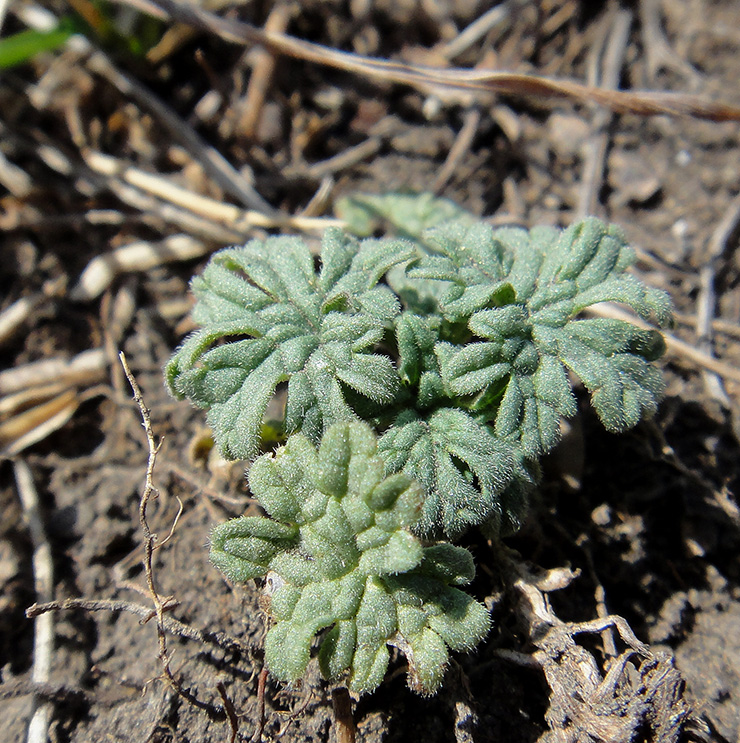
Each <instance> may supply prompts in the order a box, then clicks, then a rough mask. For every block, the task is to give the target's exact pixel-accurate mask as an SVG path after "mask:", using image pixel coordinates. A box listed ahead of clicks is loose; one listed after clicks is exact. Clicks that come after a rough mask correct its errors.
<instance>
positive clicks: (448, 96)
mask: <svg viewBox="0 0 740 743" xmlns="http://www.w3.org/2000/svg"><path fill="white" fill-rule="evenodd" d="M116 2H118V3H120V4H124V5H126V4H132V3H131V0H116ZM135 3H136V6H137V7H139V8H140V9H143V8H144V7H146V8H148V9H149V11H151V12H152V15H155V16H156V17H159V18H163V17H171V18H172V19H174V20H178V21H181V22H183V23H188V24H190V25H193V26H195V27H196V28H200V29H203V30H205V31H208V32H210V33H213V34H215V35H217V36H219V37H220V38H222V39H224V40H225V41H230V42H232V43H235V44H259V45H263V46H266V47H268V48H269V49H271V50H272V51H273V52H275V53H280V54H286V55H289V56H291V57H295V58H296V59H301V60H303V61H306V62H313V63H315V64H319V65H323V66H327V67H334V68H336V69H341V70H345V71H347V72H353V73H356V74H359V75H362V76H364V77H367V78H369V79H371V80H379V81H382V82H393V83H400V84H404V85H409V86H411V87H413V88H416V89H417V90H420V91H422V92H424V93H433V94H435V95H437V96H439V97H440V99H441V100H443V101H448V102H450V103H452V102H455V103H461V102H462V103H464V104H468V103H469V102H470V101H471V98H472V99H477V98H480V97H481V96H483V99H482V100H485V101H486V102H490V100H491V95H493V94H504V95H515V96H536V97H537V98H540V99H542V98H566V99H569V100H571V101H573V102H577V103H597V104H599V105H600V106H605V107H606V108H609V109H611V110H613V111H615V112H616V113H633V114H637V115H639V116H657V115H666V116H691V117H695V118H702V119H709V120H711V121H740V107H738V106H733V105H731V104H727V103H722V102H714V101H710V100H706V99H703V98H699V97H696V96H691V95H685V94H674V93H663V92H656V91H614V90H605V89H602V88H598V87H595V86H591V85H585V84H583V83H580V82H577V81H575V80H567V79H551V78H547V77H543V76H539V75H529V74H524V73H516V72H501V71H491V70H480V69H472V70H471V69H464V68H447V69H442V68H437V67H427V66H424V65H414V64H405V63H401V62H391V61H388V60H384V59H376V58H374V57H365V56H362V55H359V54H352V53H350V52H342V51H338V50H336V49H331V48H329V47H325V46H322V45H320V44H314V43H311V42H308V41H303V40H302V39H297V38H294V37H292V36H289V35H287V34H279V33H275V32H267V31H264V30H262V29H260V28H256V27H255V26H252V25H250V24H248V23H243V22H240V21H235V20H231V19H229V20H227V19H224V18H221V17H219V16H217V15H214V14H213V13H209V12H207V11H205V10H201V9H200V8H196V7H192V6H185V5H180V4H178V3H176V2H174V1H173V0H159V1H158V2H157V3H149V2H142V1H141V0H135ZM155 9H156V10H155ZM149 11H147V12H149Z"/></svg>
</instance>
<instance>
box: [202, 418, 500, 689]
mask: <svg viewBox="0 0 740 743" xmlns="http://www.w3.org/2000/svg"><path fill="white" fill-rule="evenodd" d="M384 470H385V464H384V462H383V460H382V459H381V458H380V456H379V455H378V453H377V449H376V439H375V436H374V434H373V433H372V431H371V430H370V429H369V428H368V427H367V426H366V425H365V424H362V423H336V424H334V425H332V426H331V427H330V428H329V429H328V430H327V431H326V433H325V434H324V437H323V440H322V442H321V446H320V448H319V449H318V451H317V450H316V449H315V448H314V446H313V444H312V443H311V442H310V441H309V440H308V439H307V438H306V437H304V436H302V435H300V434H296V435H294V436H292V437H290V438H289V440H288V443H287V445H286V446H285V447H284V448H281V449H279V450H278V451H277V452H276V453H275V455H264V456H262V457H260V458H259V459H257V461H256V462H255V463H254V464H253V465H252V468H251V469H250V472H249V484H250V488H251V490H252V493H253V494H254V496H255V497H256V498H257V499H258V500H259V502H260V504H261V505H262V506H263V508H264V509H265V511H266V512H267V513H268V514H269V516H270V517H271V518H262V517H243V518H239V519H234V520H232V521H228V522H226V523H225V524H221V525H220V526H218V527H216V529H215V530H214V532H213V536H212V541H211V559H212V560H213V562H214V563H215V564H216V565H217V566H218V567H219V568H220V569H221V570H223V572H224V573H226V575H227V576H229V577H230V578H231V579H232V580H236V581H244V580H247V579H249V578H255V577H260V576H267V588H268V593H269V594H270V598H271V603H270V614H271V616H272V619H273V620H274V624H273V626H272V627H271V628H270V630H269V632H268V634H267V639H266V642H265V659H266V662H267V665H268V667H269V669H270V671H271V673H272V674H273V675H274V676H276V677H277V678H278V679H280V680H282V681H286V682H292V681H296V680H297V679H299V678H300V677H301V676H302V675H303V673H304V672H305V669H306V665H307V663H308V661H309V656H310V650H311V645H312V642H313V639H314V637H315V635H317V633H321V632H322V631H326V632H325V633H324V634H323V637H322V639H321V645H320V649H319V663H320V667H321V670H322V672H323V674H324V676H325V677H326V678H329V679H338V678H340V677H343V676H345V675H346V676H347V684H348V686H349V688H350V689H352V690H353V691H356V692H358V693H360V692H367V691H371V690H372V689H374V688H375V687H376V686H377V685H378V684H379V683H380V682H381V681H382V679H383V676H384V674H385V671H386V669H387V666H388V661H389V650H388V645H394V646H396V647H398V648H399V650H400V651H401V652H402V653H403V654H404V655H405V656H406V658H407V659H408V662H409V684H410V686H411V687H412V688H413V689H415V690H416V691H418V692H420V693H423V694H429V693H432V692H434V691H435V690H436V689H437V687H438V686H439V684H440V683H441V681H442V676H443V674H444V668H445V666H446V664H447V660H448V648H449V649H453V650H469V649H471V648H473V647H474V646H475V645H476V644H477V643H478V642H479V641H480V640H481V639H482V638H483V637H484V636H485V634H486V632H487V631H488V624H489V619H488V613H487V611H486V609H485V608H484V607H483V606H482V605H481V604H479V603H477V602H476V601H474V600H473V599H472V598H471V597H470V596H468V595H467V594H465V593H463V592H462V591H460V590H459V589H458V588H456V587H455V586H458V585H464V584H466V583H468V582H470V581H471V580H472V578H473V576H474V567H473V560H472V557H471V555H470V553H469V552H468V551H467V550H465V549H462V548H460V547H454V546H452V545H450V544H438V545H432V546H424V545H423V544H422V543H421V542H420V541H419V539H418V538H417V537H416V536H414V535H413V533H412V532H411V531H410V530H409V528H410V527H411V526H413V525H414V523H415V522H416V520H417V518H418V515H419V509H420V507H421V503H422V500H423V491H422V489H421V488H420V487H419V485H418V484H417V483H416V482H414V481H413V480H412V479H411V478H410V477H408V476H406V475H404V474H394V475H391V476H390V477H385V475H384Z"/></svg>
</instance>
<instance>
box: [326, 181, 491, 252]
mask: <svg viewBox="0 0 740 743" xmlns="http://www.w3.org/2000/svg"><path fill="white" fill-rule="evenodd" d="M335 211H336V213H337V216H338V217H340V218H341V219H343V220H344V221H345V222H346V223H347V229H348V230H349V231H350V232H352V233H354V234H355V235H361V236H362V237H367V236H368V235H372V234H373V232H375V230H377V229H378V228H384V229H383V231H384V232H389V231H390V232H395V233H397V234H398V235H402V236H403V237H409V238H412V239H415V240H423V237H424V232H425V231H426V230H428V229H429V228H430V227H436V226H437V225H438V224H442V223H443V222H452V221H454V222H458V223H461V224H472V223H474V222H476V221H477V220H476V218H475V217H474V216H473V215H472V214H470V213H469V212H466V211H465V210H464V209H461V208H460V207H459V206H458V205H457V204H456V203H455V202H454V201H450V200H449V199H438V198H435V196H434V195H433V194H431V193H422V194H415V193H401V192H394V193H387V194H354V195H353V196H346V197H344V198H341V199H338V200H337V203H336V205H335ZM386 227H388V228H389V229H385V228H386Z"/></svg>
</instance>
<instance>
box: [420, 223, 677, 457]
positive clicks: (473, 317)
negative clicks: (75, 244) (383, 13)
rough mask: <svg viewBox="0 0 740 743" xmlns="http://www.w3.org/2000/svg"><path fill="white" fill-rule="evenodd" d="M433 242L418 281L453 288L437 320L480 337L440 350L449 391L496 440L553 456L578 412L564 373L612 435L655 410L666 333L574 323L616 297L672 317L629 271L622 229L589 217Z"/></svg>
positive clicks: (650, 314)
mask: <svg viewBox="0 0 740 743" xmlns="http://www.w3.org/2000/svg"><path fill="white" fill-rule="evenodd" d="M430 235H431V242H432V243H433V244H434V245H435V246H436V251H435V253H434V254H429V255H427V256H424V257H423V258H422V259H420V260H419V261H418V262H417V263H416V265H415V267H413V268H412V269H411V270H410V271H409V275H410V276H411V277H412V278H421V279H425V280H429V279H434V280H437V281H440V282H444V284H445V286H446V287H447V288H446V290H445V291H444V292H443V293H442V294H441V295H440V300H439V308H440V312H441V313H442V314H443V316H444V317H445V319H446V320H447V321H448V322H450V323H462V322H465V323H466V324H467V327H468V329H469V330H470V332H471V334H472V336H471V338H470V340H469V342H468V343H466V344H464V345H461V344H455V343H449V342H444V341H442V342H440V343H438V344H437V345H436V346H435V352H436V354H437V357H438V360H439V370H440V373H441V377H442V380H443V385H444V386H445V388H446V389H448V390H449V392H450V393H451V394H452V395H455V396H458V397H461V398H469V399H474V400H475V409H476V410H478V411H480V412H481V413H488V414H489V415H490V418H491V419H492V420H493V421H495V432H496V434H497V435H498V436H500V437H502V438H505V439H512V438H513V439H517V440H519V441H520V442H521V444H522V447H523V449H524V452H525V454H526V456H528V457H530V458H535V457H537V456H539V455H540V454H542V453H544V452H546V451H548V450H549V449H551V448H552V447H553V446H554V445H555V444H556V443H557V441H558V438H559V423H560V418H561V416H565V417H570V416H572V415H574V414H575V412H576V404H575V398H574V396H573V393H572V391H571V386H570V382H569V380H568V376H567V370H571V371H572V372H574V373H575V374H576V375H577V376H578V377H579V378H580V379H581V380H582V382H583V383H584V385H585V386H586V388H587V389H588V390H589V391H590V392H591V399H592V403H593V405H594V408H595V409H596V412H597V413H598V415H599V417H600V418H601V420H602V422H603V423H604V425H605V426H606V427H607V428H608V429H609V430H611V431H621V430H624V429H625V428H628V427H630V426H633V425H635V424H636V423H637V422H638V421H639V420H640V418H641V417H643V416H644V415H646V414H648V415H649V414H652V413H653V412H655V409H656V407H657V402H658V400H659V398H660V396H661V394H662V391H663V382H662V376H661V374H660V372H659V371H658V370H657V369H656V368H655V367H654V366H652V364H651V363H650V362H651V361H653V360H654V359H656V358H658V357H659V356H660V355H661V354H662V352H663V341H662V337H661V336H660V334H659V333H657V332H656V331H647V330H641V329H639V328H637V327H635V326H633V325H631V324H629V323H625V322H622V321H620V320H607V319H602V318H590V319H576V316H577V315H578V314H579V313H580V312H581V311H582V310H584V309H586V308H587V307H590V306H591V305H593V304H596V303H598V302H604V301H612V302H620V303H622V304H625V305H628V306H630V307H632V308H633V309H634V310H635V311H636V312H637V313H638V314H639V315H640V316H642V317H643V318H653V319H655V320H656V321H657V322H658V323H665V322H667V321H668V320H669V318H670V305H669V302H668V299H667V296H666V295H665V294H664V293H663V292H659V291H656V290H652V289H648V288H646V287H645V286H644V285H643V284H641V283H640V282H639V281H638V280H637V279H635V278H634V277H633V276H631V275H629V274H626V273H625V269H626V268H627V267H628V266H629V265H630V264H631V263H632V262H633V261H634V254H633V251H632V250H631V249H630V248H629V247H628V246H627V244H626V243H625V240H624V236H623V234H622V233H621V231H619V230H618V229H617V228H615V227H609V226H606V225H604V224H602V223H601V222H599V221H598V220H596V219H587V220H585V221H583V222H580V223H578V224H576V225H574V226H572V227H571V228H569V229H567V230H565V231H563V232H560V231H558V230H555V229H549V228H540V229H535V230H531V231H530V232H527V231H525V230H514V229H500V230H493V229H491V228H490V227H487V226H485V225H480V224H479V225H475V226H473V227H466V226H464V225H460V224H450V225H445V226H443V227H441V228H439V229H437V230H434V231H432V232H431V233H430ZM486 398H488V401H487V399H486ZM491 399H493V401H494V403H495V404H493V405H492V404H491V403H490V400H491ZM481 401H483V402H482V404H481Z"/></svg>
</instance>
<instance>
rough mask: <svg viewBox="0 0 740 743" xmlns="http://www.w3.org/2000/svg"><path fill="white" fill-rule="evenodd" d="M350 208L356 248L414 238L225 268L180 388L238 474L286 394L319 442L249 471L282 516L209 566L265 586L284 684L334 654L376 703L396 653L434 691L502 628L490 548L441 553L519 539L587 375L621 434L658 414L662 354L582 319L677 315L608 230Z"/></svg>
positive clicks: (275, 253) (424, 689) (652, 339)
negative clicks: (493, 596) (616, 313)
mask: <svg viewBox="0 0 740 743" xmlns="http://www.w3.org/2000/svg"><path fill="white" fill-rule="evenodd" d="M338 211H339V212H340V215H341V216H342V217H343V218H344V219H345V221H346V222H347V224H348V228H349V229H350V230H351V231H354V232H356V233H357V234H360V235H363V236H365V235H369V234H371V233H373V232H374V231H376V230H377V229H378V228H379V227H380V226H381V225H385V226H387V227H389V229H390V231H391V232H395V233H396V234H398V235H399V238H400V239H390V238H385V239H379V240H364V241H362V242H358V241H357V240H356V239H355V238H353V237H349V236H347V235H345V234H343V233H342V232H340V231H338V230H335V229H333V230H329V231H327V232H326V234H325V235H324V238H323V241H322V246H321V253H320V257H314V256H313V255H312V254H311V252H310V251H309V248H308V247H307V246H306V244H305V243H304V242H303V241H302V240H301V239H299V238H297V237H275V238H268V239H267V240H265V241H264V242H259V241H253V242H250V243H249V244H248V245H246V246H245V247H242V248H232V249H229V250H224V251H221V252H219V253H217V254H215V255H214V256H213V257H212V259H211V261H210V262H209V264H208V265H207V267H206V268H205V270H204V272H203V274H202V276H200V277H197V278H195V279H194V280H193V283H192V287H193V291H194V293H195V295H196V297H197V300H198V301H197V304H196V307H195V310H194V313H193V315H194V319H195V321H196V322H197V323H199V324H200V325H201V327H202V329H201V330H199V331H197V332H196V333H194V334H193V335H192V336H190V337H189V338H188V339H187V340H186V341H185V343H184V344H183V346H182V347H181V348H180V349H179V350H178V351H177V352H176V353H175V355H174V356H173V358H172V360H171V361H170V363H169V365H168V367H167V382H168V384H169V387H170V389H171V390H172V392H173V393H174V394H176V395H177V396H179V397H187V398H189V399H191V400H192V401H193V402H194V403H195V404H196V405H199V406H200V407H203V408H206V409H207V410H208V419H209V422H210V424H211V426H212V427H213V430H214V436H215V439H216V442H217V443H218V444H219V446H220V448H221V449H222V451H223V452H224V454H225V455H226V456H227V457H231V458H250V457H252V456H254V455H255V454H256V453H257V451H258V447H259V443H260V436H259V435H260V432H261V431H263V430H264V429H263V428H262V426H263V423H264V421H263V418H264V416H265V411H266V409H267V406H268V403H269V402H270V400H271V399H272V398H273V396H274V395H275V393H276V391H277V388H278V386H279V385H282V384H285V386H286V387H287V390H286V400H287V401H286V404H285V411H284V420H283V421H280V422H279V425H278V429H282V430H278V431H277V435H278V436H283V435H284V434H289V433H293V432H299V433H295V434H294V435H293V436H290V438H289V439H288V441H287V444H286V446H285V447H283V448H280V449H278V451H277V452H276V453H275V454H274V455H265V456H262V457H260V458H259V459H257V460H256V462H255V463H254V464H253V466H252V468H251V469H250V471H249V483H250V487H251V489H252V492H253V493H254V495H255V497H256V498H257V499H258V500H259V502H260V503H261V504H262V506H263V508H264V509H265V511H266V512H267V514H268V516H269V517H267V518H265V517H255V516H252V517H243V518H240V519H234V520H232V521H229V522H227V523H226V524H222V525H221V526H218V527H217V528H216V529H215V530H214V533H213V539H212V548H211V556H212V559H213V561H214V563H215V564H216V565H217V566H218V567H219V568H221V569H222V570H223V571H224V573H226V574H227V575H228V576H229V577H230V578H231V579H232V580H235V581H245V580H248V579H250V578H260V577H264V578H265V581H266V592H267V593H268V594H269V596H270V598H271V605H270V614H271V616H272V620H273V625H272V626H271V628H270V630H269V632H268V634H267V640H266V645H265V652H266V660H267V664H268V666H269V667H270V669H271V671H272V673H273V674H274V675H275V676H276V677H277V678H279V679H281V680H283V681H287V682H290V681H295V680H297V679H298V678H300V677H301V676H302V674H303V673H304V671H305V668H306V665H307V663H308V660H309V655H310V651H311V647H312V644H313V643H314V641H315V638H316V637H317V636H318V637H319V643H320V649H319V663H320V667H321V669H322V671H323V673H324V675H325V676H326V677H327V678H330V679H340V678H344V677H346V679H347V683H348V685H349V686H350V688H352V689H353V690H355V691H357V692H364V691H369V690H371V689H373V688H375V687H376V686H377V685H378V684H379V683H380V681H381V680H382V678H383V675H384V674H385V671H386V668H387V665H388V660H389V650H388V646H396V647H397V648H398V649H399V650H400V651H401V652H402V653H403V654H404V655H405V656H406V658H407V660H408V662H409V669H410V673H409V680H410V684H411V686H412V687H413V688H415V689H416V690H417V691H420V692H421V693H431V692H433V691H434V690H435V689H436V688H437V687H438V686H439V684H440V683H441V679H442V675H443V671H444V667H445V664H446V663H447V659H448V650H449V649H453V650H464V649H469V648H472V647H474V646H475V645H476V644H477V643H478V642H479V641H480V640H481V639H482V637H483V636H484V635H485V633H486V631H487V629H488V621H489V620H488V614H487V612H486V611H485V609H484V607H483V606H481V605H480V604H479V603H477V602H476V601H474V600H473V599H472V598H471V597H470V596H468V595H467V594H465V593H463V592H462V591H461V590H459V589H458V588H456V586H459V585H464V584H466V583H468V582H470V581H471V580H472V578H473V576H474V568H473V561H472V557H471V555H470V553H469V552H468V551H467V550H464V549H462V548H460V547H454V546H452V545H451V544H446V543H439V544H431V545H430V544H429V542H426V541H425V542H422V541H421V539H425V540H433V539H438V538H440V537H446V538H448V539H456V538H457V537H459V536H460V535H461V534H462V533H463V532H465V530H466V529H468V528H469V527H470V526H475V525H480V526H482V527H483V528H484V529H485V531H486V533H487V534H488V535H496V534H500V533H503V532H507V531H512V530H516V529H517V528H518V526H519V525H520V523H521V520H522V519H523V517H524V514H525V512H526V503H527V496H528V491H529V490H530V489H531V487H532V486H533V484H534V483H535V482H536V480H537V478H538V476H539V467H538V460H539V458H540V457H541V456H542V454H544V453H545V452H547V451H548V450H550V449H552V447H553V446H554V445H555V444H556V443H557V441H558V439H559V436H560V424H561V418H563V417H570V416H573V415H574V414H575V413H576V410H577V405H576V397H575V394H574V392H573V390H572V377H573V376H575V377H578V378H579V379H580V380H581V381H582V383H583V385H584V386H585V388H586V389H587V391H588V392H589V393H590V396H591V401H592V404H593V407H594V408H595V410H596V412H597V414H598V416H599V418H600V419H601V421H602V422H603V423H604V425H605V426H606V428H607V429H609V430H610V431H621V430H624V429H626V428H628V427H630V426H633V425H635V424H636V423H637V422H638V421H639V420H640V419H641V418H643V417H645V416H647V415H650V414H652V413H653V412H654V411H655V409H656V406H657V403H658V400H659V398H660V396H661V394H662V391H663V382H662V378H661V375H660V373H659V371H658V370H657V369H656V368H655V366H654V364H653V363H652V362H653V361H654V360H655V359H657V358H658V357H659V356H660V355H661V353H662V352H663V348H664V346H663V340H662V337H661V335H660V334H659V333H658V332H657V331H650V330H642V329H640V328H637V327H635V326H634V325H632V324H630V323H626V322H622V321H617V320H607V319H602V318H598V317H586V318H583V317H580V316H579V315H580V313H582V312H583V310H587V309H588V308H589V307H591V306H592V305H594V304H597V303H599V302H604V301H611V302H618V303H621V304H624V305H627V306H629V307H631V308H632V309H633V310H635V311H636V312H637V314H638V315H640V317H642V318H644V319H648V320H652V321H653V322H655V323H656V324H657V325H658V326H660V325H664V324H666V323H667V322H668V321H669V320H670V303H669V301H668V298H667V295H665V294H664V293H663V292H660V291H657V290H654V289H649V288H646V287H645V286H644V285H643V284H641V283H640V282H639V281H638V280H637V279H636V278H635V277H634V276H632V275H631V274H629V273H628V269H629V267H630V265H631V264H632V262H633V261H634V254H633V251H632V250H631V249H630V248H629V247H628V246H627V244H626V242H625V239H624V236H623V234H622V233H621V232H620V231H619V230H618V229H617V228H615V227H613V226H607V225H604V224H602V223H601V222H599V221H598V220H596V219H587V220H584V221H582V222H579V223H578V224H575V225H573V226H572V227H570V228H568V229H566V230H564V231H561V230H557V229H554V228H534V229H532V230H529V231H527V230H523V229H513V228H506V229H493V228H492V227H490V226H489V225H488V224H486V223H484V222H482V221H480V220H477V219H476V218H475V217H474V216H473V215H471V214H469V213H467V212H465V211H463V210H462V209H460V208H459V207H457V206H456V205H454V204H453V203H452V202H449V201H446V200H443V199H436V198H434V197H433V196H431V195H429V194H422V195H420V196H412V195H407V194H388V195H386V196H357V197H352V198H350V199H344V200H341V202H340V203H339V204H338ZM358 419H364V420H366V421H368V422H369V423H370V424H371V425H372V426H373V427H374V428H375V430H376V431H377V432H379V433H380V438H379V439H378V440H377V441H376V438H375V434H374V433H373V432H372V431H371V430H370V429H369V428H368V427H367V426H366V425H365V424H363V423H360V422H359V420H358ZM270 430H274V429H272V428H271V429H270ZM322 435H323V439H322ZM320 440H321V442H322V443H321V446H320V448H319V449H318V451H317V449H316V448H315V445H316V444H317V443H318V442H319V441H320Z"/></svg>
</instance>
